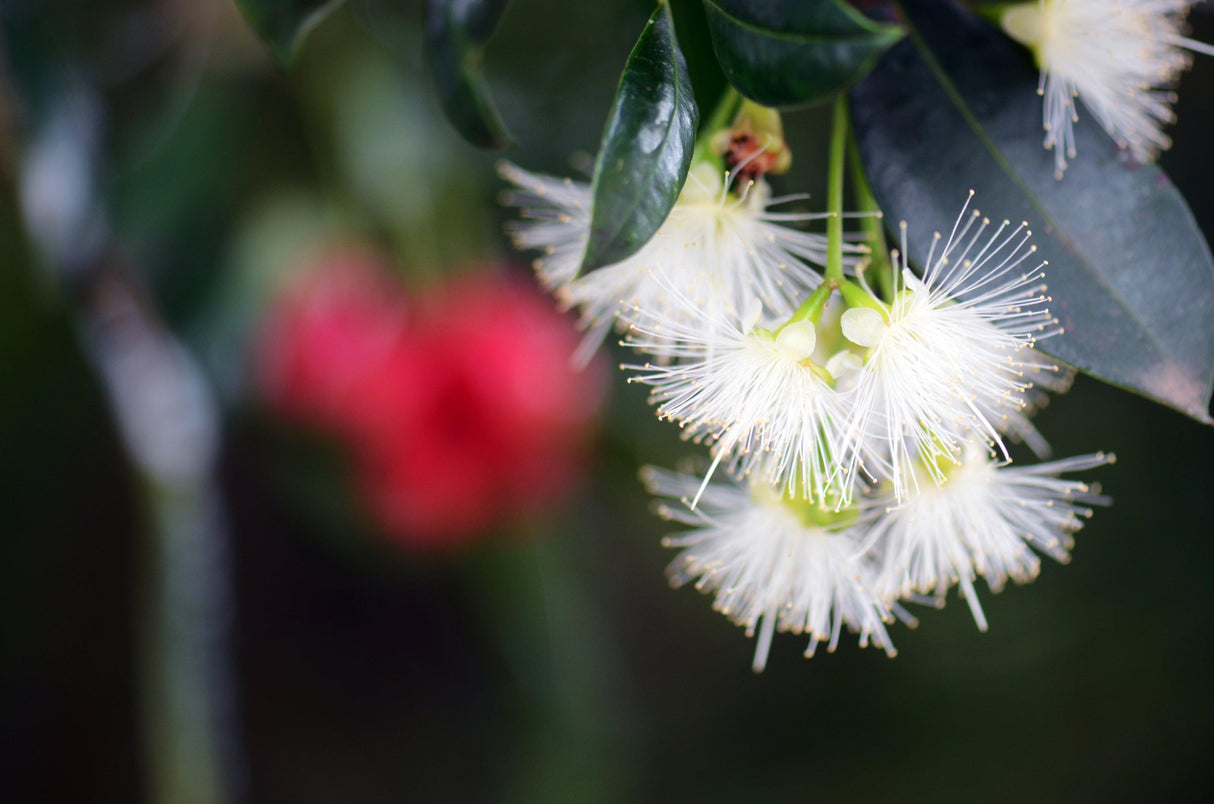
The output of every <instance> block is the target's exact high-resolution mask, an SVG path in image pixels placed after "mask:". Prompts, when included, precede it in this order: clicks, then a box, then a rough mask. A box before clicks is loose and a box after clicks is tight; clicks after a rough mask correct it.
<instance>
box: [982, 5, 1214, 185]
mask: <svg viewBox="0 0 1214 804" xmlns="http://www.w3.org/2000/svg"><path fill="white" fill-rule="evenodd" d="M1195 3H1196V0H1040V2H1030V3H1023V4H1020V5H1014V6H1011V7H1010V8H1008V9H1007V10H1005V11H1004V12H1003V14H1002V16H1001V18H1000V23H1001V24H1002V27H1003V29H1004V30H1005V31H1006V32H1007V33H1008V35H1009V36H1011V37H1012V38H1013V39H1016V40H1017V41H1019V42H1021V43H1022V44H1024V45H1026V46H1028V47H1029V48H1031V49H1032V50H1033V52H1034V54H1035V55H1036V58H1037V63H1038V65H1039V66H1040V68H1041V81H1040V83H1039V85H1038V92H1039V93H1040V94H1041V95H1042V96H1043V97H1044V120H1043V125H1044V127H1045V147H1046V148H1052V149H1054V168H1055V173H1056V175H1057V176H1058V177H1059V178H1061V177H1062V173H1063V171H1065V170H1066V167H1067V160H1068V159H1074V158H1075V156H1076V149H1075V133H1074V124H1075V123H1077V122H1078V121H1079V115H1078V110H1077V109H1076V107H1075V99H1076V98H1079V99H1080V100H1082V101H1083V105H1084V107H1086V108H1087V110H1088V111H1090V112H1091V113H1092V116H1093V117H1095V118H1096V120H1097V121H1098V122H1099V123H1100V125H1101V126H1103V127H1104V130H1105V131H1107V132H1108V133H1109V136H1111V137H1112V138H1113V139H1114V140H1115V141H1116V142H1117V144H1118V145H1119V146H1120V147H1122V148H1126V149H1129V151H1130V152H1131V153H1132V154H1133V155H1134V157H1135V158H1136V159H1138V160H1139V161H1150V160H1151V159H1153V158H1154V157H1155V155H1156V154H1157V153H1158V152H1159V151H1161V150H1165V149H1167V148H1168V147H1170V145H1171V140H1170V139H1169V138H1168V136H1167V135H1166V134H1164V133H1163V126H1164V125H1166V124H1168V123H1171V122H1173V120H1174V119H1175V115H1174V114H1173V112H1172V103H1173V102H1174V101H1175V100H1176V96H1175V94H1174V93H1173V92H1172V90H1171V87H1172V86H1173V85H1174V84H1175V82H1176V79H1177V78H1178V77H1179V75H1180V73H1181V72H1183V71H1184V70H1185V69H1187V68H1188V66H1189V61H1190V59H1189V54H1188V53H1187V52H1186V50H1191V51H1196V52H1199V53H1206V54H1212V53H1214V48H1211V47H1210V46H1209V45H1206V44H1204V43H1202V42H1197V41H1195V40H1193V39H1189V38H1187V37H1185V36H1183V35H1182V28H1183V25H1184V17H1185V15H1186V14H1187V13H1188V10H1189V8H1190V7H1191V6H1193V5H1194V4H1195Z"/></svg>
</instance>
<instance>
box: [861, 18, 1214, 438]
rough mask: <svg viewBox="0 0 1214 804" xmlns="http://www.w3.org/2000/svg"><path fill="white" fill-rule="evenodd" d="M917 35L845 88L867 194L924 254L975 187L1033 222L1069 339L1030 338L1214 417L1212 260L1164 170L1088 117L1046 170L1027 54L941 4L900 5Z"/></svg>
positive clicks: (1104, 374)
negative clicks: (1062, 163)
mask: <svg viewBox="0 0 1214 804" xmlns="http://www.w3.org/2000/svg"><path fill="white" fill-rule="evenodd" d="M902 6H903V8H904V10H905V11H906V12H907V17H908V19H909V20H910V22H911V23H912V25H913V30H912V34H911V38H910V39H909V40H908V41H906V42H904V43H902V44H901V45H899V46H898V47H896V48H894V49H893V50H891V51H890V53H889V54H888V55H887V57H886V58H885V59H883V60H882V62H881V64H880V65H879V66H878V68H877V69H876V70H875V71H874V72H873V74H872V75H871V76H870V77H869V79H868V80H867V81H865V82H864V83H862V84H861V85H860V86H858V87H856V89H855V90H854V91H853V92H852V113H853V122H854V125H855V129H856V137H857V141H858V143H859V150H860V155H861V159H862V161H863V162H864V166H865V170H866V172H867V174H868V178H869V181H870V183H871V184H872V188H873V192H874V194H875V195H876V198H877V200H878V201H879V202H880V204H881V207H882V209H883V210H884V211H885V213H886V219H887V220H891V221H892V220H899V219H905V220H907V221H908V222H909V224H910V227H911V242H910V252H911V253H910V256H911V257H912V259H916V260H917V261H918V262H919V264H922V261H923V259H924V258H925V254H926V251H927V249H928V248H929V246H930V244H931V238H930V237H929V236H927V233H928V232H931V231H932V230H937V231H944V232H947V231H949V230H950V229H951V228H952V226H953V221H954V219H955V218H956V215H957V212H958V210H959V208H960V206H961V204H962V203H963V202H964V200H965V198H966V195H967V193H968V192H969V191H970V189H971V188H972V189H974V190H976V191H977V196H976V198H975V203H976V204H979V205H980V206H981V208H982V209H983V211H984V212H987V213H989V214H990V215H991V217H998V218H1005V217H1006V218H1010V219H1012V220H1013V221H1018V220H1020V219H1023V220H1025V221H1028V223H1029V226H1030V227H1031V229H1032V232H1033V242H1034V243H1035V244H1036V245H1037V248H1038V255H1039V256H1041V257H1043V258H1044V259H1046V260H1048V261H1049V265H1048V266H1047V267H1046V281H1047V282H1048V283H1049V294H1050V295H1051V296H1052V297H1053V301H1052V303H1051V304H1050V310H1051V312H1053V313H1054V314H1055V315H1056V316H1057V317H1058V318H1059V320H1060V321H1061V322H1062V325H1063V327H1064V328H1065V334H1063V335H1061V336H1058V337H1054V338H1049V339H1046V340H1043V341H1041V343H1040V344H1039V345H1040V348H1041V349H1042V351H1045V352H1047V353H1049V354H1051V355H1054V356H1055V357H1057V358H1059V359H1061V360H1064V361H1066V362H1067V363H1069V364H1071V365H1072V366H1074V367H1076V368H1078V369H1080V370H1081V371H1084V372H1086V373H1088V374H1091V375H1093V376H1095V377H1098V378H1100V379H1103V380H1105V381H1107V382H1110V383H1113V384H1115V385H1119V386H1122V387H1124V388H1127V389H1129V390H1132V391H1135V392H1137V393H1140V394H1143V395H1144V396H1147V397H1149V398H1151V399H1154V400H1156V401H1158V402H1162V403H1163V404H1165V405H1169V406H1171V407H1173V408H1175V409H1177V410H1179V411H1182V412H1183V413H1186V414H1188V415H1189V416H1192V417H1193V418H1195V419H1197V420H1199V421H1202V422H1207V423H1210V422H1211V419H1210V416H1209V404H1210V396H1211V390H1212V389H1214V259H1212V258H1211V255H1210V249H1209V247H1208V246H1207V245H1206V241H1205V239H1204V238H1203V237H1202V235H1201V233H1200V231H1199V230H1198V228H1197V225H1196V224H1195V222H1194V220H1193V216H1192V214H1191V213H1190V212H1189V208H1188V206H1187V205H1186V204H1185V202H1184V199H1183V198H1181V196H1180V194H1179V193H1178V192H1177V191H1176V188H1175V187H1173V186H1172V184H1171V182H1169V181H1168V178H1167V176H1165V175H1164V174H1163V173H1162V172H1161V171H1160V170H1159V169H1158V168H1156V167H1154V166H1151V165H1133V164H1130V163H1129V162H1128V161H1127V160H1126V159H1125V158H1124V157H1123V155H1122V154H1121V153H1120V152H1119V151H1118V149H1117V147H1116V146H1115V144H1114V143H1113V142H1112V140H1111V139H1109V137H1108V136H1107V135H1105V134H1104V132H1103V131H1102V130H1101V129H1100V126H1099V125H1097V123H1096V121H1095V120H1093V119H1092V117H1091V116H1090V115H1084V114H1083V113H1082V110H1081V118H1082V119H1081V122H1080V123H1079V124H1078V125H1077V126H1076V127H1075V135H1076V140H1077V145H1078V150H1079V157H1078V158H1077V159H1075V160H1073V161H1072V163H1071V165H1070V167H1069V169H1068V171H1067V174H1066V178H1065V179H1064V180H1062V181H1058V180H1056V179H1055V178H1054V160H1053V155H1052V153H1051V152H1049V151H1046V150H1045V149H1044V148H1042V145H1041V142H1042V130H1041V98H1040V97H1039V96H1038V95H1037V75H1036V72H1035V70H1034V69H1033V67H1032V65H1031V62H1030V59H1029V57H1028V54H1027V53H1025V52H1024V51H1023V50H1021V49H1020V48H1019V46H1017V45H1015V44H1014V43H1013V42H1012V41H1011V40H1009V39H1007V38H1006V37H1005V36H1003V34H1002V33H1000V32H999V31H998V30H997V29H995V28H993V27H991V26H989V25H987V24H986V23H984V22H982V21H981V20H980V19H978V18H977V17H974V16H973V15H971V14H970V13H968V12H966V11H964V10H963V9H961V8H960V7H958V6H957V5H955V4H953V3H951V2H944V0H913V2H912V1H911V0H906V2H903V3H902Z"/></svg>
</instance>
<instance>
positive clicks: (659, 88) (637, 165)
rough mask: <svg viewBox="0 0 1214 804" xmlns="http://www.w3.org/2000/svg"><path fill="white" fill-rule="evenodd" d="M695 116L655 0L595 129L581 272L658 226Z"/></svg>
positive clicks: (688, 147)
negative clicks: (597, 140)
mask: <svg viewBox="0 0 1214 804" xmlns="http://www.w3.org/2000/svg"><path fill="white" fill-rule="evenodd" d="M699 117H700V114H699V110H698V109H697V108H696V102H695V98H694V97H693V96H692V91H691V81H690V79H689V78H688V77H687V65H686V64H685V63H684V61H683V54H682V53H680V52H679V43H678V40H677V39H676V38H675V33H674V22H673V20H672V19H671V17H670V8H669V7H668V6H667V4H666V3H665V2H662V3H660V4H659V5H658V7H657V9H656V10H655V11H654V12H653V16H651V17H650V18H649V22H648V23H647V24H646V26H645V31H644V32H643V33H642V34H641V37H640V39H638V40H637V43H636V46H635V47H633V49H632V53H631V54H630V55H629V56H628V63H627V64H626V65H625V67H624V74H623V76H621V77H620V86H619V89H617V90H616V95H615V103H614V105H613V106H612V109H611V117H610V119H609V120H608V121H607V127H606V128H605V129H604V131H603V144H602V146H601V147H600V148H599V156H598V161H597V162H596V163H595V166H594V210H593V212H592V214H591V221H590V238H589V241H588V242H587V244H586V255H585V256H584V257H583V258H582V271H583V272H585V271H593V270H594V269H596V268H601V267H603V266H604V265H611V264H613V263H617V262H619V261H621V260H624V259H627V258H628V257H631V256H632V255H633V254H635V253H636V252H637V251H638V250H639V249H640V248H641V246H643V245H645V243H646V242H648V240H649V238H651V237H653V234H654V232H656V231H657V230H658V227H660V226H661V225H662V221H664V220H666V216H667V215H668V214H669V213H670V210H671V208H672V207H673V206H674V204H675V201H677V200H678V198H679V191H680V190H682V188H683V181H684V180H685V179H686V178H687V169H688V167H690V165H691V154H692V151H693V150H694V148H695V139H696V126H697V125H698V123H699Z"/></svg>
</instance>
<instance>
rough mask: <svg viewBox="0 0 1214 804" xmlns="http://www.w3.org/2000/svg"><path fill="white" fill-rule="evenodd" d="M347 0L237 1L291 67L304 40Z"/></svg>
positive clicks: (283, 61)
mask: <svg viewBox="0 0 1214 804" xmlns="http://www.w3.org/2000/svg"><path fill="white" fill-rule="evenodd" d="M344 2H345V0H236V4H237V5H238V6H240V10H241V11H243V12H244V15H245V18H246V19H247V20H248V21H249V25H251V26H253V30H255V31H257V34H258V36H260V37H261V38H262V39H263V40H265V43H266V44H267V45H269V47H270V51H271V52H272V53H273V54H274V57H275V58H276V59H278V61H279V63H280V64H283V65H290V64H291V63H292V62H293V61H295V57H296V56H298V55H299V50H300V48H301V47H302V46H303V42H304V39H305V38H307V36H308V34H309V33H310V32H311V31H312V29H313V28H315V27H316V26H317V25H319V24H320V22H321V20H323V19H324V18H325V17H327V16H328V15H329V14H330V13H331V12H333V11H335V10H336V9H337V7H338V6H340V5H341V4H342V3H344Z"/></svg>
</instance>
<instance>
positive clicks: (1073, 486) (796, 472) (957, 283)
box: [502, 160, 1112, 669]
mask: <svg viewBox="0 0 1214 804" xmlns="http://www.w3.org/2000/svg"><path fill="white" fill-rule="evenodd" d="M840 161H841V160H840ZM832 169H834V168H833V167H832ZM502 173H503V175H504V176H506V177H507V178H508V179H510V180H511V181H512V182H514V183H515V185H516V186H517V187H518V188H519V189H518V191H517V192H516V193H514V194H513V195H512V196H511V200H512V201H514V202H516V203H520V204H526V205H528V206H529V207H530V209H529V210H528V211H527V212H526V213H525V217H524V219H523V220H522V221H520V222H519V223H517V224H515V226H514V228H513V234H514V237H515V240H516V242H517V243H518V244H519V245H520V246H523V247H526V248H534V249H539V250H541V251H542V252H544V254H545V256H543V257H541V258H540V259H539V260H538V261H537V263H536V268H537V271H538V272H539V275H540V277H541V279H542V280H543V281H544V282H545V283H546V284H547V285H548V286H549V287H550V288H552V289H553V290H554V292H555V293H556V294H557V296H558V297H559V298H560V299H561V300H562V301H563V302H564V303H565V304H566V305H569V306H572V307H577V308H578V309H579V310H580V312H581V314H582V319H583V323H584V326H585V327H586V328H587V329H588V330H589V332H590V334H589V336H588V339H587V344H588V346H587V348H588V349H593V348H594V347H595V346H597V344H598V343H599V342H600V341H601V339H602V337H603V335H604V333H605V332H606V331H607V330H608V329H609V328H610V327H611V326H612V325H613V323H616V324H618V325H620V326H622V327H624V328H625V331H626V333H627V334H626V337H625V340H624V344H625V345H627V346H629V347H631V348H632V349H634V350H636V351H637V352H639V353H642V354H644V355H645V356H646V358H647V359H646V362H643V363H639V364H633V365H625V366H624V367H623V368H625V369H626V370H628V371H630V372H631V374H632V376H631V378H630V380H631V381H636V382H640V383H644V384H646V385H648V386H650V388H651V390H652V393H651V399H652V401H653V403H654V404H655V405H656V406H657V412H658V415H659V416H660V417H662V418H665V419H669V420H671V421H674V422H676V423H678V425H679V426H680V427H681V428H682V430H683V434H684V436H685V438H687V439H689V440H691V441H694V442H696V443H702V444H705V445H707V447H708V448H709V450H710V453H711V456H712V460H711V465H710V466H709V468H708V470H707V472H706V473H705V474H704V476H703V477H702V478H701V477H696V476H694V475H691V474H686V473H671V472H665V471H661V470H657V469H647V470H645V472H644V473H643V477H644V480H645V482H646V483H647V484H648V485H649V487H650V489H651V491H652V492H653V493H654V494H655V495H657V496H658V497H660V498H662V499H663V500H664V502H663V503H662V504H661V507H660V510H661V512H662V513H663V514H664V515H665V516H667V517H669V518H670V519H673V520H676V521H679V522H682V523H684V524H686V525H689V526H690V527H691V530H689V531H686V532H684V533H683V534H680V535H677V536H674V537H671V538H670V539H668V541H667V543H668V544H669V545H670V546H672V547H677V548H680V549H681V553H680V555H679V557H678V558H677V559H676V560H675V562H674V564H673V565H672V567H671V577H672V580H673V581H674V582H675V583H676V584H682V583H684V582H687V581H692V580H694V581H695V582H696V586H697V587H698V588H700V589H702V590H705V591H708V592H710V593H712V594H714V595H715V606H716V608H717V609H718V610H719V611H721V612H722V613H723V614H724V615H725V616H727V617H729V618H730V619H731V620H732V621H734V622H736V623H738V624H739V625H742V626H743V627H745V628H746V630H747V632H748V633H749V634H751V635H754V634H758V637H759V639H758V646H757V650H756V654H755V668H756V669H762V667H763V666H764V665H765V663H766V659H767V654H768V650H769V647H770V645H771V641H772V637H773V634H774V632H776V631H792V632H794V633H803V634H807V635H808V636H809V640H810V641H809V647H808V650H807V655H811V654H813V652H814V651H815V649H816V648H817V646H818V645H819V644H820V643H826V644H827V646H828V649H832V650H833V649H834V647H835V645H836V644H837V643H838V640H839V636H840V633H841V630H842V629H843V628H844V627H847V628H848V629H849V630H851V631H854V632H858V633H859V634H860V641H861V644H873V645H876V646H878V647H880V648H882V649H884V650H885V651H886V652H888V653H889V654H890V655H893V653H894V650H893V645H892V641H891V639H890V635H889V633H888V630H887V626H888V625H889V624H890V623H892V622H893V620H894V619H898V618H900V619H902V620H904V621H906V622H912V623H913V621H914V618H913V617H911V616H910V614H909V613H908V612H907V611H906V610H905V609H904V608H903V607H902V604H903V603H906V602H932V603H936V604H938V603H940V602H942V601H943V600H944V598H945V596H946V593H947V591H948V590H949V589H950V588H951V587H953V586H957V587H959V589H960V594H961V595H962V596H963V597H964V598H965V599H966V601H967V603H968V604H969V606H970V608H971V609H972V611H973V615H974V619H975V621H976V622H977V624H978V626H979V628H981V629H983V630H985V629H986V618H985V616H984V614H983V612H982V608H981V606H980V604H979V602H978V599H977V596H976V594H975V591H974V583H975V581H976V579H977V578H979V577H981V578H984V579H985V580H986V582H987V584H988V585H989V586H990V588H991V589H992V590H995V591H998V590H999V589H1000V588H1002V587H1003V585H1004V584H1005V583H1006V581H1007V579H1008V578H1011V579H1012V580H1015V581H1017V582H1024V581H1027V580H1030V579H1031V578H1033V577H1034V576H1035V575H1036V573H1037V571H1038V566H1039V562H1038V559H1037V557H1036V553H1034V550H1036V551H1037V552H1039V553H1042V554H1045V555H1048V556H1051V557H1053V558H1055V559H1058V560H1065V559H1066V557H1067V550H1068V548H1069V546H1070V537H1071V534H1072V533H1073V532H1074V531H1076V530H1078V529H1079V528H1080V527H1081V525H1082V522H1083V520H1084V518H1086V517H1087V516H1089V515H1090V514H1091V506H1093V505H1101V504H1106V503H1107V500H1106V499H1105V498H1103V497H1101V496H1100V495H1099V494H1097V493H1095V492H1094V491H1093V490H1092V489H1090V488H1089V487H1088V486H1086V485H1084V484H1083V483H1080V482H1077V481H1072V480H1066V479H1060V478H1059V477H1058V475H1060V474H1061V473H1063V472H1067V471H1072V470H1083V469H1090V468H1093V467H1096V466H1099V465H1101V464H1104V463H1107V462H1110V461H1112V456H1108V455H1104V454H1099V453H1098V454H1095V455H1088V456H1083V457H1080V458H1072V459H1069V460H1064V461H1057V462H1053V463H1044V464H1040V465H1037V466H1031V467H1028V468H1020V467H1011V466H1010V463H1011V459H1010V457H1009V452H1008V449H1007V441H1009V440H1023V441H1025V442H1026V443H1027V444H1028V446H1029V447H1030V448H1031V449H1033V450H1034V451H1035V452H1037V453H1038V455H1039V456H1044V455H1045V453H1046V452H1047V451H1048V446H1047V445H1046V443H1045V441H1044V439H1042V437H1041V436H1040V434H1039V433H1037V431H1036V430H1035V429H1034V427H1033V425H1032V424H1031V422H1030V420H1029V417H1030V415H1031V414H1032V412H1033V410H1034V409H1035V408H1036V407H1037V406H1038V405H1039V404H1041V402H1043V401H1044V395H1045V392H1046V391H1051V390H1063V389H1064V388H1065V386H1066V384H1067V383H1068V382H1069V379H1070V377H1069V372H1068V371H1066V370H1064V369H1063V368H1062V367H1060V366H1059V365H1058V364H1057V363H1056V362H1055V361H1053V360H1052V359H1050V358H1049V357H1047V356H1045V355H1043V354H1042V353H1040V352H1039V351H1037V349H1036V345H1037V343H1038V342H1039V341H1041V340H1042V339H1044V338H1049V337H1052V336H1055V335H1057V334H1059V333H1061V331H1062V330H1061V327H1060V325H1059V323H1058V321H1057V320H1056V319H1055V318H1054V317H1053V316H1052V315H1051V314H1050V311H1049V306H1048V305H1049V302H1050V297H1049V296H1048V295H1046V285H1045V284H1044V281H1043V280H1044V270H1043V269H1044V268H1045V266H1046V263H1045V262H1044V261H1042V260H1040V259H1039V258H1038V257H1037V255H1036V248H1035V246H1033V245H1032V243H1031V242H1030V240H1031V232H1029V231H1028V227H1027V225H1026V224H1023V223H1022V224H1019V225H1013V224H1012V223H1010V222H1008V221H1003V222H1001V223H993V222H992V221H991V220H989V219H988V218H986V217H984V216H983V215H982V214H981V213H979V212H978V211H977V210H971V209H970V208H969V200H967V201H966V204H965V206H964V207H963V208H962V211H961V214H960V215H959V216H958V218H957V221H956V223H955V224H954V226H953V228H952V230H951V231H950V232H949V234H948V235H947V237H945V236H942V235H940V234H936V235H935V236H934V239H933V240H932V243H931V247H930V249H929V252H928V255H927V258H926V260H925V261H924V264H923V271H922V273H921V274H920V275H916V274H915V273H914V272H913V271H912V269H911V267H910V265H909V263H908V261H907V257H906V254H907V238H908V234H907V227H906V225H905V224H903V225H902V227H901V243H900V249H899V250H896V251H894V252H892V254H891V259H890V260H889V261H888V262H887V261H885V260H884V259H882V260H878V261H871V262H869V261H867V260H866V261H865V262H863V263H861V264H859V265H853V266H852V268H851V271H850V273H845V272H844V271H843V267H842V261H841V259H840V258H839V254H840V253H841V251H842V249H841V246H842V245H843V244H842V234H841V227H839V226H836V227H834V228H833V233H832V235H831V236H832V237H833V238H835V242H834V244H833V245H834V246H835V250H834V256H833V257H831V258H826V257H827V252H828V251H830V249H828V242H827V239H826V238H823V237H821V236H818V235H812V234H807V233H805V232H802V231H799V230H796V229H793V228H790V227H789V226H787V225H785V224H787V223H790V222H794V220H809V219H813V218H817V217H822V216H816V215H801V216H778V215H775V214H773V213H772V212H771V211H770V205H771V203H772V199H770V198H769V193H768V191H767V189H766V186H765V183H764V182H763V180H762V178H761V177H760V178H759V179H758V182H757V183H748V185H747V186H746V187H743V188H738V187H736V186H734V184H735V183H734V182H731V181H730V179H731V178H732V176H733V175H734V174H727V175H726V176H725V181H724V183H720V182H718V183H715V184H714V183H712V182H711V177H712V176H713V175H715V171H706V170H704V169H703V166H697V167H695V168H693V170H692V173H691V177H690V179H689V181H688V184H687V189H685V190H684V192H683V196H682V197H681V199H680V200H679V202H678V204H677V205H676V206H675V209H674V212H672V213H671V215H670V218H669V219H668V220H667V221H666V223H665V224H663V226H662V227H661V229H660V230H659V231H658V233H657V235H656V236H655V237H654V238H653V240H652V241H651V242H650V243H649V244H648V245H647V246H645V247H644V248H643V249H642V250H641V251H640V252H638V253H637V254H636V255H635V256H634V257H632V258H630V259H628V260H626V261H624V262H622V263H619V264H617V265H613V266H609V267H607V268H604V269H600V270H599V271H596V272H593V273H591V274H589V275H587V276H584V277H581V278H577V277H576V271H577V263H578V261H579V260H580V257H581V250H582V249H584V247H585V243H586V240H587V229H588V227H589V214H588V210H587V206H588V205H589V203H590V200H591V199H590V194H589V191H588V189H587V188H586V187H584V186H582V185H578V184H575V183H572V182H562V181H559V180H555V179H550V178H545V177H539V176H534V175H532V174H529V173H526V172H524V171H521V170H519V169H517V168H514V167H512V166H505V167H503V168H502ZM971 198H972V194H971ZM777 200H778V199H777ZM851 252H852V255H853V257H854V256H855V255H856V249H855V248H854V247H853V248H852V249H851ZM824 258H826V259H824ZM823 262H825V263H826V265H827V267H826V269H825V271H824V272H823V273H822V274H819V273H818V272H817V271H816V270H815V269H814V267H813V264H814V263H818V264H821V263H823ZM870 279H873V280H874V281H872V283H871V284H870V281H869V280H870ZM876 279H880V280H881V281H875V280H876ZM878 289H880V291H879V290H878Z"/></svg>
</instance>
